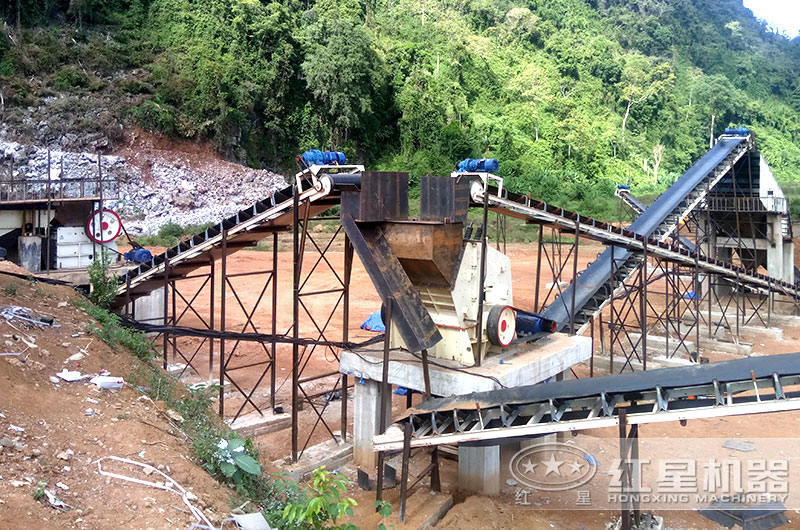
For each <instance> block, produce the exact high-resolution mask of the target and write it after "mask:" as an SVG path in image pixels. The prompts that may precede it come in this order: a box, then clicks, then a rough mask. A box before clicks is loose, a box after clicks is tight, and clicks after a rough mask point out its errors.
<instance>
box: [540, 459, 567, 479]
mask: <svg viewBox="0 0 800 530" xmlns="http://www.w3.org/2000/svg"><path fill="white" fill-rule="evenodd" d="M542 464H544V465H545V467H546V468H547V469H546V470H545V473H544V476H545V477H546V476H548V475H550V473H555V474H556V475H558V476H559V477H560V476H561V471H560V470H559V468H560V467H561V466H562V465H563V464H564V462H563V461H561V460H556V457H555V455H550V460H545V461H543V462H542Z"/></svg>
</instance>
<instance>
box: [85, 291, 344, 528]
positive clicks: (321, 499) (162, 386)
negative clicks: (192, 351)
mask: <svg viewBox="0 0 800 530" xmlns="http://www.w3.org/2000/svg"><path fill="white" fill-rule="evenodd" d="M73 303H74V304H75V305H76V306H77V307H80V308H81V309H83V310H85V311H86V313H87V314H88V315H89V316H91V317H92V318H94V319H95V320H96V322H97V325H94V324H93V325H92V326H91V327H90V330H91V332H92V333H94V334H95V335H96V336H97V337H98V338H100V339H101V340H102V341H103V342H105V343H106V344H108V345H109V346H111V347H112V348H114V349H115V350H117V351H119V350H120V349H123V348H127V349H128V350H130V351H131V353H133V354H134V355H135V356H136V358H137V361H136V364H135V367H134V370H133V373H132V374H130V375H129V376H128V381H129V383H130V384H132V385H133V386H134V387H135V388H136V389H138V390H139V391H140V392H142V393H143V394H145V395H147V396H148V397H150V398H151V399H152V400H153V401H163V402H165V403H166V406H167V407H168V408H170V409H173V410H175V411H177V412H178V413H179V414H180V415H181V417H183V419H184V421H183V423H181V424H180V428H181V430H182V432H183V433H184V434H185V435H186V437H187V438H188V439H189V440H190V442H191V446H192V451H193V453H194V456H195V458H196V459H197V462H198V463H199V464H200V465H201V466H203V468H204V469H206V470H207V471H208V472H209V474H211V476H212V477H214V478H215V479H216V480H217V481H218V482H220V483H222V484H225V485H227V486H230V487H231V488H232V489H233V490H234V491H235V493H236V495H237V496H238V497H239V499H232V501H233V502H234V503H235V504H239V503H241V501H242V499H244V500H249V501H250V502H251V503H253V504H254V505H256V506H259V508H260V509H261V511H262V513H263V514H264V517H265V518H266V519H267V521H268V522H269V524H270V526H272V527H273V528H314V529H318V528H347V529H355V528H357V527H355V526H354V525H352V524H346V525H343V524H342V523H340V522H339V519H340V518H341V517H342V516H343V515H345V514H352V509H350V507H351V506H352V505H353V504H354V503H355V501H353V500H352V499H349V498H346V497H343V496H342V495H341V493H342V492H343V491H344V488H345V486H346V483H347V482H346V479H344V478H343V477H338V476H334V475H332V474H331V473H329V472H327V471H325V469H324V467H323V468H320V469H317V470H316V471H315V472H314V478H313V479H312V484H313V487H306V488H301V487H300V486H298V484H297V483H295V482H293V481H291V480H289V479H288V478H287V477H286V476H283V475H276V474H274V475H272V476H270V477H267V476H264V475H263V474H262V472H261V467H260V465H259V464H258V451H257V450H256V448H255V446H254V445H253V442H252V441H251V440H249V439H248V440H242V439H241V438H239V436H238V434H237V433H235V432H234V431H232V430H231V429H230V428H229V427H228V426H227V425H226V424H225V423H224V422H223V421H222V420H221V419H220V418H219V416H217V415H216V414H215V413H214V411H213V409H212V403H213V396H214V393H215V392H217V391H218V390H219V386H211V387H207V388H202V389H189V388H187V387H186V386H185V385H183V384H182V383H180V382H178V381H176V380H175V379H174V378H173V377H171V376H170V375H169V374H167V373H166V372H164V370H163V369H162V368H161V367H160V366H158V364H157V362H156V356H155V353H156V352H155V350H154V349H153V346H152V344H151V343H150V341H149V340H148V339H147V337H146V336H145V335H144V334H143V333H141V332H138V331H133V330H130V329H128V328H125V327H122V326H121V325H120V318H119V317H118V316H117V315H115V314H113V313H111V312H109V311H108V310H106V309H103V308H102V307H99V306H97V305H94V304H92V303H90V302H89V301H87V300H83V299H76V300H73ZM323 479H324V480H323Z"/></svg>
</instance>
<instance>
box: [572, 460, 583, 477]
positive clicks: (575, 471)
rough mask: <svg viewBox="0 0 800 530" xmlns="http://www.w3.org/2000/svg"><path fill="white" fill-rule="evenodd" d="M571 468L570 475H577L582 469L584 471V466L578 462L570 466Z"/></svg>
mask: <svg viewBox="0 0 800 530" xmlns="http://www.w3.org/2000/svg"><path fill="white" fill-rule="evenodd" d="M569 468H570V474H572V475H576V474H579V473H580V472H581V469H583V464H581V463H580V462H578V461H577V460H576V461H575V462H572V463H571V464H569Z"/></svg>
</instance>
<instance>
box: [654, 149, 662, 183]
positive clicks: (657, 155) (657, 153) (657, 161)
mask: <svg viewBox="0 0 800 530" xmlns="http://www.w3.org/2000/svg"><path fill="white" fill-rule="evenodd" d="M663 156H664V144H662V143H661V142H659V143H657V144H656V145H655V147H653V184H658V168H659V167H661V159H662V158H663Z"/></svg>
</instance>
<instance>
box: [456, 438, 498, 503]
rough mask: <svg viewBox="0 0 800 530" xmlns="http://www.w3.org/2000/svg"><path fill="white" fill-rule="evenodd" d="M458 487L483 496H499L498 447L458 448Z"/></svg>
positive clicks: (461, 446) (460, 446)
mask: <svg viewBox="0 0 800 530" xmlns="http://www.w3.org/2000/svg"><path fill="white" fill-rule="evenodd" d="M458 486H459V488H460V489H465V490H468V491H475V492H478V493H481V494H483V495H499V494H500V446H499V445H490V446H486V447H474V446H472V447H470V446H464V445H459V446H458Z"/></svg>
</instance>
